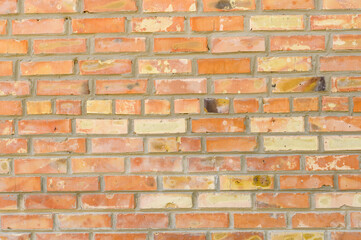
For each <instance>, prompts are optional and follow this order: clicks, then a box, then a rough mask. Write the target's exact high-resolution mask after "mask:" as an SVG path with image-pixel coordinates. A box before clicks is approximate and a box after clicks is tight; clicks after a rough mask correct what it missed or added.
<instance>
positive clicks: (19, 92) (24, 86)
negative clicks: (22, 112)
mask: <svg viewBox="0 0 361 240" xmlns="http://www.w3.org/2000/svg"><path fill="white" fill-rule="evenodd" d="M29 94H30V82H28V81H0V96H10V95H12V96H26V95H29Z"/></svg>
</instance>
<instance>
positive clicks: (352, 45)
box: [332, 35, 361, 50]
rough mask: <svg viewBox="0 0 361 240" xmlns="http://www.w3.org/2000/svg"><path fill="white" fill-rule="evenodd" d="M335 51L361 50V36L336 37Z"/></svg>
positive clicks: (334, 38)
mask: <svg viewBox="0 0 361 240" xmlns="http://www.w3.org/2000/svg"><path fill="white" fill-rule="evenodd" d="M332 42H333V47H332V49H334V50H352V49H361V35H334V36H333V41H332Z"/></svg>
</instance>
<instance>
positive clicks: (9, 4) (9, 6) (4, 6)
mask: <svg viewBox="0 0 361 240" xmlns="http://www.w3.org/2000/svg"><path fill="white" fill-rule="evenodd" d="M17 3H18V0H4V1H2V2H1V3H0V14H11V13H17V12H18V7H17ZM24 240H25V239H24Z"/></svg>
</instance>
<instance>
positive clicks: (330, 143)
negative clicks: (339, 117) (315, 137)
mask: <svg viewBox="0 0 361 240" xmlns="http://www.w3.org/2000/svg"><path fill="white" fill-rule="evenodd" d="M323 140H324V148H325V150H326V151H352V150H360V149H361V145H360V144H361V137H360V136H324V137H323Z"/></svg>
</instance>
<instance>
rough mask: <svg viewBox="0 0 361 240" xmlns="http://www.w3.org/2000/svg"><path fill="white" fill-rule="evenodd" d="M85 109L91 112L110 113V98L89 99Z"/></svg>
mask: <svg viewBox="0 0 361 240" xmlns="http://www.w3.org/2000/svg"><path fill="white" fill-rule="evenodd" d="M86 109H87V113H91V114H112V100H89V101H87V103H86Z"/></svg>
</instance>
